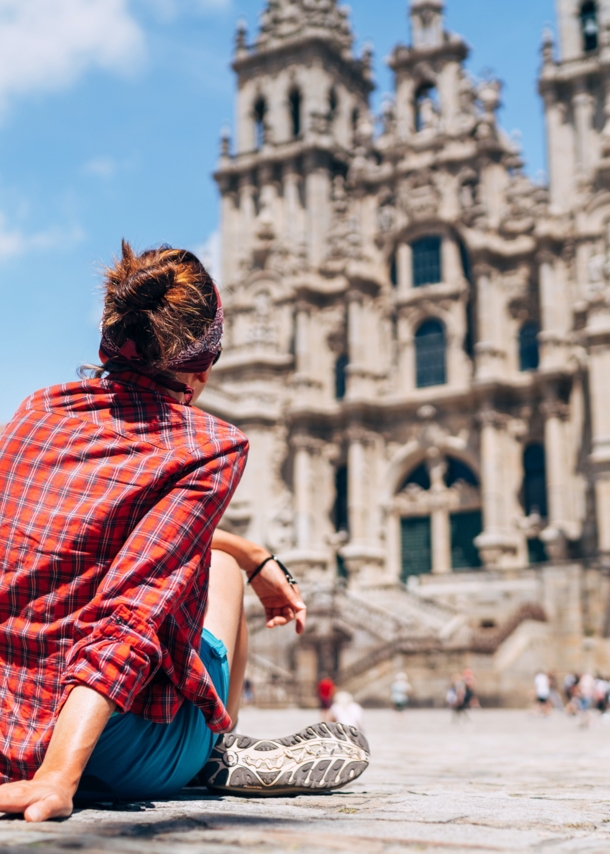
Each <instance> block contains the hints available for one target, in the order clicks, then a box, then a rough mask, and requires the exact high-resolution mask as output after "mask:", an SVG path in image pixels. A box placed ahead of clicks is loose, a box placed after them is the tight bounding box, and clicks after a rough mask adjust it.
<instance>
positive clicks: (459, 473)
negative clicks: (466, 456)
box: [445, 457, 479, 486]
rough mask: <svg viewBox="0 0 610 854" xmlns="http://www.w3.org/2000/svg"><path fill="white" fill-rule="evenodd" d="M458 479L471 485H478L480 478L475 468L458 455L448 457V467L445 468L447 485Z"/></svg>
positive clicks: (451, 484)
mask: <svg viewBox="0 0 610 854" xmlns="http://www.w3.org/2000/svg"><path fill="white" fill-rule="evenodd" d="M458 481H462V482H463V483H467V484H469V485H470V486H478V485H479V479H478V477H477V476H476V474H475V473H474V472H473V470H472V469H471V468H470V467H469V466H467V465H466V463H463V462H462V461H461V460H458V459H457V457H447V468H446V470H445V485H446V486H453V485H454V484H455V483H457V482H458Z"/></svg>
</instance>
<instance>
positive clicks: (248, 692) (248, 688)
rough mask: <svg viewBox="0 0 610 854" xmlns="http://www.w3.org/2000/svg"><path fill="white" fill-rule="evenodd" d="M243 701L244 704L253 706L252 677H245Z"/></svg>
mask: <svg viewBox="0 0 610 854" xmlns="http://www.w3.org/2000/svg"><path fill="white" fill-rule="evenodd" d="M242 703H243V705H244V706H252V705H253V703H254V690H253V688H252V681H251V680H250V679H247V678H246V679H244V690H243V694H242Z"/></svg>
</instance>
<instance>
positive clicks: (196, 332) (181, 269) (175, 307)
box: [102, 240, 217, 371]
mask: <svg viewBox="0 0 610 854" xmlns="http://www.w3.org/2000/svg"><path fill="white" fill-rule="evenodd" d="M121 248H122V257H121V258H120V259H119V260H117V261H116V262H115V263H114V265H113V266H112V267H108V268H107V269H106V270H105V272H104V312H103V315H102V332H103V333H104V335H105V336H106V337H107V338H108V339H110V340H111V341H112V342H113V343H114V344H116V345H117V347H119V348H120V347H122V345H123V344H124V343H125V341H126V340H127V339H131V340H132V341H134V342H135V344H136V346H137V349H138V353H139V354H140V355H141V356H143V357H144V359H145V360H146V362H147V363H148V364H149V365H151V366H154V367H155V368H157V369H158V370H160V371H163V370H165V369H166V367H167V363H168V362H169V361H170V360H171V359H175V358H176V357H177V356H178V355H179V354H180V353H182V352H183V351H184V350H186V349H187V348H188V347H189V346H191V345H192V344H194V343H195V342H196V341H198V340H200V339H201V338H202V336H203V335H204V333H205V331H206V329H207V328H208V326H209V325H210V323H211V322H212V320H213V319H214V317H215V315H216V309H217V299H216V290H215V288H214V283H213V282H212V279H211V278H210V276H209V274H208V273H207V271H206V269H205V267H204V266H203V264H202V263H201V261H199V259H198V258H197V257H196V256H195V255H193V254H192V252H188V251H187V250H186V249H173V248H172V247H171V246H167V245H163V246H160V247H159V248H158V249H148V250H146V251H145V252H142V253H141V254H140V255H136V254H135V253H134V251H133V249H132V248H131V246H130V245H129V243H128V242H127V241H126V240H123V241H122V244H121ZM105 370H112V365H111V364H108V365H107V366H106V367H105Z"/></svg>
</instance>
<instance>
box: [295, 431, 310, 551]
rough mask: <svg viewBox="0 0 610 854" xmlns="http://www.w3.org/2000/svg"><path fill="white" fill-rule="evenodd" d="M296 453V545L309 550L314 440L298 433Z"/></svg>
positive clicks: (303, 549)
mask: <svg viewBox="0 0 610 854" xmlns="http://www.w3.org/2000/svg"><path fill="white" fill-rule="evenodd" d="M292 444H293V447H294V449H295V454H294V507H295V531H296V547H297V549H298V550H299V551H308V550H309V549H311V547H312V534H313V530H312V528H313V525H312V506H311V498H312V495H311V492H312V459H311V456H312V452H313V446H312V440H311V439H310V437H309V436H305V435H297V436H294V437H293V440H292Z"/></svg>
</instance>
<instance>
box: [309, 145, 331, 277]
mask: <svg viewBox="0 0 610 854" xmlns="http://www.w3.org/2000/svg"><path fill="white" fill-rule="evenodd" d="M305 196H306V200H307V243H308V250H309V263H310V265H311V266H312V267H314V268H315V267H319V266H320V264H321V263H322V261H323V260H324V254H325V250H326V239H327V235H328V231H329V228H330V175H329V172H328V169H326V168H325V166H324V164H323V163H322V162H321V161H320V160H319V158H318V156H317V155H315V154H312V155H310V156H309V157H308V158H307V160H306V178H305Z"/></svg>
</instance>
